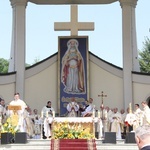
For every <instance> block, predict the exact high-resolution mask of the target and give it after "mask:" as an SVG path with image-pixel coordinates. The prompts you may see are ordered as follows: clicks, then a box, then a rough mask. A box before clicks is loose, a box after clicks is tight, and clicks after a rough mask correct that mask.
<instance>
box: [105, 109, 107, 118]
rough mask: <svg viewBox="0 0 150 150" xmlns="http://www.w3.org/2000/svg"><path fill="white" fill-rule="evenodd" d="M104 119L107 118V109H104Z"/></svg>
mask: <svg viewBox="0 0 150 150" xmlns="http://www.w3.org/2000/svg"><path fill="white" fill-rule="evenodd" d="M105 119H107V110H105Z"/></svg>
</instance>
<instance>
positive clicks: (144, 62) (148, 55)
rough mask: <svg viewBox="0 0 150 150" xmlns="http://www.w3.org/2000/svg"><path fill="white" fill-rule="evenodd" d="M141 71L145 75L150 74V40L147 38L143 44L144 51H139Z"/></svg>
mask: <svg viewBox="0 0 150 150" xmlns="http://www.w3.org/2000/svg"><path fill="white" fill-rule="evenodd" d="M139 56H140V57H139V63H140V70H141V72H144V73H150V39H149V38H148V37H146V39H145V42H143V49H142V51H139Z"/></svg>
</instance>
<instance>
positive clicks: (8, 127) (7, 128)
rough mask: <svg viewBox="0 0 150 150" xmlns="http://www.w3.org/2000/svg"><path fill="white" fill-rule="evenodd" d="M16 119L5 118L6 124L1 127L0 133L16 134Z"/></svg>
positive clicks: (13, 117)
mask: <svg viewBox="0 0 150 150" xmlns="http://www.w3.org/2000/svg"><path fill="white" fill-rule="evenodd" d="M17 124H18V118H16V117H15V116H11V117H9V118H7V120H6V122H5V123H4V124H3V125H2V126H1V133H12V134H15V133H16V132H18V131H19V130H18V126H17Z"/></svg>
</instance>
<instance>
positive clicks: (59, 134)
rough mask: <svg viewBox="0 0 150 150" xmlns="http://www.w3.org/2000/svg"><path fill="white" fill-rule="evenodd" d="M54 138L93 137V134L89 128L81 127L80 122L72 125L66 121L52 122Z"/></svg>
mask: <svg viewBox="0 0 150 150" xmlns="http://www.w3.org/2000/svg"><path fill="white" fill-rule="evenodd" d="M52 132H53V138H54V139H94V137H95V136H94V134H93V133H90V128H86V129H85V128H83V127H82V125H81V124H80V123H75V124H73V125H72V126H71V125H69V123H68V122H62V123H57V124H56V123H54V127H53V130H52Z"/></svg>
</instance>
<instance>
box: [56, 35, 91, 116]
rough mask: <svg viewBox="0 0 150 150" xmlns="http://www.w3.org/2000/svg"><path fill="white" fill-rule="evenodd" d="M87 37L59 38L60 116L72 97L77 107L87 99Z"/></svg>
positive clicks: (64, 112) (65, 112)
mask: <svg viewBox="0 0 150 150" xmlns="http://www.w3.org/2000/svg"><path fill="white" fill-rule="evenodd" d="M88 65H89V58H88V37H87V36H84V37H83V36H77V37H59V51H58V87H59V89H58V90H59V92H58V93H59V95H58V97H59V103H60V105H59V106H60V108H59V109H60V116H67V109H66V105H67V104H68V103H69V102H70V101H71V98H72V97H74V98H75V100H76V102H77V103H78V104H79V105H82V103H84V101H85V100H87V99H88V97H89V96H88V93H89V92H88V91H89V90H88V89H89V88H88V86H89V83H88V81H89V79H88V73H89V72H88V71H89V69H88V68H89V66H88Z"/></svg>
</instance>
